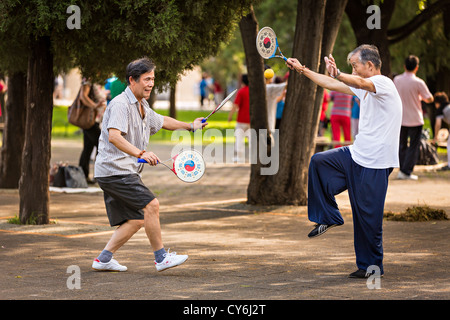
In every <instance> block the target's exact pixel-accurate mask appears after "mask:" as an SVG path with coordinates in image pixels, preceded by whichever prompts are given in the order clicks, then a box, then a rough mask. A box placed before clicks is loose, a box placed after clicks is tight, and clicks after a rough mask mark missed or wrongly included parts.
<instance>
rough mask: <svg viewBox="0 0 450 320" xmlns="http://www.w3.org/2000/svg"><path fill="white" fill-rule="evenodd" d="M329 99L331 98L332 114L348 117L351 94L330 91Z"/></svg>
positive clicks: (350, 110) (350, 108) (350, 109)
mask: <svg viewBox="0 0 450 320" xmlns="http://www.w3.org/2000/svg"><path fill="white" fill-rule="evenodd" d="M330 97H331V100H333V108H332V109H331V115H332V116H345V117H349V118H350V115H351V112H352V98H353V96H351V95H349V94H345V93H341V92H337V91H331V92H330Z"/></svg>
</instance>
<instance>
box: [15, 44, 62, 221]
mask: <svg viewBox="0 0 450 320" xmlns="http://www.w3.org/2000/svg"><path fill="white" fill-rule="evenodd" d="M50 45H51V43H50V39H49V38H48V37H38V38H37V39H32V40H31V52H30V58H29V60H28V82H27V117H26V119H27V120H26V132H25V145H24V149H23V157H22V176H21V178H20V182H19V195H20V209H19V210H20V211H19V218H20V221H21V223H27V222H30V221H31V220H32V221H34V222H36V223H37V224H47V223H49V180H48V174H49V168H50V155H51V127H52V112H53V95H52V93H53V81H54V74H53V55H52V53H51V51H50V50H51V49H50Z"/></svg>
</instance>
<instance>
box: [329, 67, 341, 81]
mask: <svg viewBox="0 0 450 320" xmlns="http://www.w3.org/2000/svg"><path fill="white" fill-rule="evenodd" d="M340 75H341V70H339V69H337V73H336V76H334V77H333V76H332V75H331V74H330V76H331V77H332V78H333V79H336V78H337V77H339V76H340Z"/></svg>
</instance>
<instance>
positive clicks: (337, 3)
mask: <svg viewBox="0 0 450 320" xmlns="http://www.w3.org/2000/svg"><path fill="white" fill-rule="evenodd" d="M346 5H347V0H327V4H326V7H325V21H326V22H327V23H325V26H324V30H323V39H322V48H321V59H320V61H319V64H320V66H319V73H322V74H323V73H325V61H324V59H323V57H325V56H328V55H329V54H330V53H332V52H333V48H334V43H335V41H336V37H337V35H338V32H339V27H340V25H341V21H342V17H343V15H344V11H345V6H346ZM323 90H324V89H323V88H322V87H317V92H316V98H315V101H314V113H315V114H314V115H313V119H316V118H317V120H316V125H317V126H316V129H315V130H316V131H315V132H317V131H318V125H319V121H320V119H319V116H320V111H321V109H322V103H323Z"/></svg>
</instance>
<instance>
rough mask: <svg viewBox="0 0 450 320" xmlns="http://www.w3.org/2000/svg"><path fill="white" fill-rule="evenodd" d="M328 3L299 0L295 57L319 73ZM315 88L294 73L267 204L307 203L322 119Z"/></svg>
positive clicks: (290, 77)
mask: <svg viewBox="0 0 450 320" xmlns="http://www.w3.org/2000/svg"><path fill="white" fill-rule="evenodd" d="M325 2H326V1H325V0H321V1H314V0H299V1H298V8H297V23H296V28H295V37H294V47H293V57H296V58H298V59H299V60H300V62H301V63H302V64H304V65H306V66H307V67H308V68H309V69H311V70H314V71H318V69H319V63H320V60H321V47H322V37H323V30H324V15H325ZM305 44H307V45H305ZM316 89H317V86H316V85H315V84H314V83H313V82H312V81H311V80H309V79H308V78H306V77H303V76H301V75H300V74H298V73H297V72H291V75H290V76H289V83H288V90H287V95H286V105H285V108H284V111H283V120H282V123H281V125H280V139H279V140H280V165H279V171H278V173H277V174H276V175H275V176H272V183H271V184H270V188H267V189H269V190H270V192H267V195H266V196H265V198H266V199H265V201H266V204H286V205H305V204H306V202H307V181H308V165H309V160H310V158H311V155H312V154H313V151H314V139H315V137H316V135H317V126H318V120H319V118H318V112H319V110H314V109H315V108H314V101H315V99H316ZM269 190H268V191H269Z"/></svg>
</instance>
